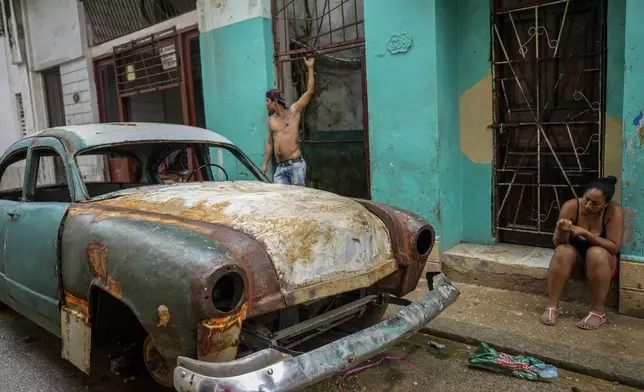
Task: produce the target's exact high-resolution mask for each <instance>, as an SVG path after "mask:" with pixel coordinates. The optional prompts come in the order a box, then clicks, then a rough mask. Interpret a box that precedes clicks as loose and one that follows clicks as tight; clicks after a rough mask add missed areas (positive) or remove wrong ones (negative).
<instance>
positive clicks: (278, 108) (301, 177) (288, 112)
mask: <svg viewBox="0 0 644 392" xmlns="http://www.w3.org/2000/svg"><path fill="white" fill-rule="evenodd" d="M304 63H305V64H306V66H307V67H308V73H309V81H308V84H307V88H306V92H305V93H304V94H303V95H302V96H301V97H300V99H299V100H298V101H297V102H295V103H294V104H292V105H291V107H289V108H287V107H286V100H285V99H284V93H282V92H281V91H279V90H277V89H272V90H268V91H267V92H266V108H267V109H268V111H269V112H270V113H273V114H272V115H271V116H270V117H269V118H268V139H267V140H266V146H265V153H264V165H263V166H262V172H263V173H264V174H266V166H267V165H268V161H269V160H270V159H271V154H275V159H276V160H277V162H278V163H277V169H276V170H275V175H274V176H273V180H274V181H275V183H277V184H289V185H304V184H305V181H306V161H305V160H304V158H303V157H302V152H301V151H300V147H299V145H298V143H297V137H298V128H299V125H300V116H301V113H302V110H304V108H305V107H306V105H308V103H309V101H310V100H311V97H312V96H313V92H314V90H315V76H314V75H313V64H314V63H315V60H314V59H313V58H307V59H305V60H304Z"/></svg>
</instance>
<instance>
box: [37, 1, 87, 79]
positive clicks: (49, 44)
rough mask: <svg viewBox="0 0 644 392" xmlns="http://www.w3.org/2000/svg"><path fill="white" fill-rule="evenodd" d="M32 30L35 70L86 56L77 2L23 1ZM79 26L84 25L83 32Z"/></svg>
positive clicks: (83, 32)
mask: <svg viewBox="0 0 644 392" xmlns="http://www.w3.org/2000/svg"><path fill="white" fill-rule="evenodd" d="M24 1H25V3H26V6H27V15H28V25H29V28H30V29H31V34H30V36H31V39H30V43H31V50H32V64H31V65H32V67H33V69H34V70H36V71H41V70H45V69H47V68H51V67H54V66H56V65H59V64H62V63H65V62H67V61H71V60H75V59H77V58H79V57H81V56H83V54H84V48H83V37H82V35H84V34H85V27H84V24H81V20H84V19H81V14H80V11H79V4H78V0H24ZM80 26H83V28H82V29H81V27H80Z"/></svg>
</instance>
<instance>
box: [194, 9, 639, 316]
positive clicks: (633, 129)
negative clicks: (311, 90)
mask: <svg viewBox="0 0 644 392" xmlns="http://www.w3.org/2000/svg"><path fill="white" fill-rule="evenodd" d="M362 4H363V3H362V2H358V1H344V2H332V1H331V2H328V1H318V2H317V3H315V4H314V2H309V1H306V0H287V1H277V0H275V1H269V0H264V1H238V2H235V3H234V4H233V3H231V2H224V1H219V2H218V1H214V2H209V1H198V2H197V5H198V7H197V8H198V13H199V15H200V19H199V28H200V33H201V36H200V41H201V48H202V59H203V73H204V97H205V102H206V109H205V111H206V125H207V126H208V127H209V128H211V129H217V130H218V131H219V132H222V133H223V134H224V135H226V136H227V137H229V138H230V139H232V140H235V141H236V142H238V143H240V145H241V146H242V147H243V148H244V149H245V150H246V151H248V152H249V153H250V154H251V156H252V157H253V158H254V159H255V162H256V163H258V164H259V163H260V162H261V156H262V155H263V143H264V141H265V139H266V112H265V109H264V107H263V105H262V101H263V92H264V90H266V89H267V88H272V87H274V86H280V87H282V88H284V90H285V91H286V93H287V97H290V98H289V100H290V101H291V102H292V100H293V98H294V97H296V95H297V92H301V87H300V86H301V83H300V82H299V80H298V77H299V76H298V74H297V72H294V71H293V70H292V68H293V67H297V64H298V61H300V59H301V57H302V56H303V55H304V54H306V53H308V52H312V53H316V56H317V57H318V59H319V60H318V64H320V63H322V62H323V61H324V60H325V59H326V62H325V63H324V65H323V66H317V67H318V68H316V73H318V74H323V73H325V72H327V69H328V68H330V67H331V66H330V65H328V63H329V62H330V61H331V60H330V59H332V58H333V59H335V61H336V62H337V61H338V59H340V60H342V61H343V62H344V63H346V62H347V61H350V60H357V59H358V58H359V56H360V54H359V52H362V56H363V57H362V58H361V64H360V67H361V69H362V72H361V73H358V74H357V75H362V79H363V80H362V82H361V83H355V84H356V85H360V91H359V92H358V94H355V91H356V90H357V89H355V88H354V89H350V88H349V89H348V92H349V93H351V94H347V90H346V89H345V90H342V89H341V88H340V87H342V86H340V87H338V85H337V83H336V84H334V83H330V82H329V81H328V80H321V81H320V82H318V84H317V85H316V98H315V100H320V101H322V100H332V101H334V102H340V105H339V106H340V107H339V108H332V109H335V110H336V112H337V111H343V110H345V111H349V112H350V111H352V107H351V105H350V104H347V103H345V102H344V101H343V100H342V99H340V97H343V96H347V95H350V96H356V95H357V97H356V99H354V102H355V101H360V102H361V109H362V110H363V112H362V113H363V114H362V117H363V118H364V121H363V126H362V127H361V129H360V130H361V131H363V132H364V137H363V138H361V141H362V143H363V146H364V149H365V152H364V153H363V154H362V156H364V157H365V158H366V162H365V163H364V165H363V164H362V163H357V164H356V162H359V160H355V159H354V160H352V161H351V162H352V163H353V165H351V166H344V168H345V169H346V170H355V169H356V167H365V168H366V173H365V175H364V176H360V175H356V176H354V177H352V178H354V179H364V181H365V183H366V184H367V188H368V191H367V192H363V193H362V194H358V192H354V193H353V194H355V195H357V196H365V195H366V196H368V197H371V198H373V199H375V200H378V201H383V202H386V203H390V204H392V205H395V206H398V207H400V208H405V209H408V210H411V211H413V212H416V213H418V214H420V215H421V216H423V217H424V218H426V219H428V220H429V221H430V222H431V223H432V225H434V227H435V228H436V229H437V230H436V232H437V235H438V237H439V238H438V241H439V247H438V251H439V252H440V253H443V252H446V251H448V250H449V249H450V248H452V247H454V246H456V245H457V244H459V243H462V242H466V243H475V244H490V245H493V244H497V243H504V242H507V243H514V244H522V245H526V246H534V247H544V246H545V247H552V240H551V238H552V232H553V230H554V226H555V224H556V220H557V216H558V213H559V210H558V208H559V206H560V205H561V204H562V203H563V202H564V201H566V200H568V199H570V198H572V197H574V196H575V195H577V196H580V195H581V194H582V193H583V190H584V186H585V185H586V184H587V183H588V182H589V181H590V180H591V179H593V178H596V177H599V176H607V175H613V176H615V177H617V179H618V184H617V188H618V189H617V192H616V195H615V197H614V200H615V201H616V202H619V203H621V204H622V206H623V207H624V209H625V211H626V216H627V218H626V221H627V222H626V233H625V244H624V247H623V252H622V255H621V258H622V263H621V269H622V275H621V276H622V278H621V279H620V287H621V296H620V298H623V299H624V300H623V301H621V302H622V303H621V305H620V307H621V308H622V310H623V311H624V312H625V313H630V314H639V315H642V311H643V309H644V292H643V291H642V290H641V282H643V281H644V264H641V262H642V261H644V259H643V257H644V249H643V248H642V246H641V245H639V246H638V244H641V242H642V240H643V239H644V232H643V231H642V230H643V229H644V218H642V217H641V211H642V203H644V198H643V197H642V196H643V190H644V189H643V188H644V185H643V184H642V181H641V180H642V178H641V177H642V174H641V173H643V171H642V170H637V167H639V166H638V165H639V163H640V162H639V161H640V159H641V158H640V157H641V156H642V154H641V148H642V144H644V138H642V137H641V134H642V131H641V129H642V128H641V127H642V125H641V124H642V123H643V122H642V115H641V113H642V105H643V104H642V99H641V98H642V97H641V95H642V94H643V93H641V91H642V89H641V88H640V86H641V85H640V84H639V83H640V80H639V79H640V76H639V73H637V72H636V70H637V69H638V67H640V66H639V65H638V63H637V59H638V58H639V57H638V56H639V55H640V51H641V50H640V49H641V48H640V47H641V46H642V45H640V44H639V43H638V37H642V36H643V35H642V33H643V32H642V31H641V29H642V27H640V23H638V22H637V21H636V20H635V19H636V17H635V15H637V13H638V11H640V10H641V9H642V7H644V5H642V4H640V2H638V1H637V0H599V1H576V0H571V1H566V0H563V1H537V0H534V1H532V0H526V1H516V0H493V1H477V0H459V1H451V0H409V1H406V2H404V4H403V3H401V2H390V1H385V0H371V1H368V2H364V7H362ZM316 6H317V8H316ZM338 7H343V8H340V9H339V10H338ZM347 8H348V9H347ZM302 9H304V10H305V11H304V14H302V11H301V10H302ZM356 11H357V12H356ZM333 12H335V14H334V13H333ZM351 13H354V14H357V16H355V17H354V18H353V19H352V18H347V15H350V14H351ZM302 15H304V16H302ZM298 21H299V22H298ZM301 21H305V22H301ZM309 22H310V23H309ZM298 23H300V24H299V25H298ZM302 24H303V26H302ZM356 25H357V26H358V28H356ZM348 31H353V33H351V34H348V33H347V32H348ZM342 34H345V35H342ZM329 37H331V38H330V39H329ZM325 39H326V40H325ZM323 67H324V68H323ZM336 73H337V71H336ZM357 77H360V76H357ZM285 79H286V80H285ZM336 79H337V78H336ZM318 80H320V76H319V75H318ZM348 85H350V84H347V83H345V84H344V87H348ZM298 87H300V90H297V88H298ZM331 89H335V90H336V91H340V92H341V93H336V94H332V91H331ZM319 90H322V93H320V92H319ZM360 94H362V95H363V96H360ZM253 97H254V98H253ZM251 101H252V103H250V102H251ZM323 105H327V106H330V105H331V104H329V103H325V104H323ZM307 111H309V109H307ZM312 111H313V112H314V114H313V115H311V116H312V117H315V116H316V115H317V123H316V122H315V121H316V118H312V119H309V114H306V115H305V122H307V121H308V124H305V125H303V131H302V134H303V137H302V140H303V144H304V150H305V153H306V151H307V150H308V151H309V154H310V156H312V159H313V160H316V161H317V162H319V161H318V159H320V158H321V160H322V161H323V162H328V161H329V160H331V161H333V159H334V157H333V156H332V154H330V153H324V152H322V153H319V154H318V153H316V152H315V151H314V148H312V146H316V142H319V140H316V138H315V137H311V134H315V133H316V132H312V131H311V128H316V127H317V128H318V130H329V127H324V125H323V121H324V118H325V117H324V116H327V119H328V121H330V122H333V121H338V120H337V118H338V115H336V112H334V111H333V110H326V111H323V110H320V109H319V107H317V106H315V107H314V108H313V109H312ZM340 118H342V117H340ZM317 133H318V134H324V132H317ZM327 133H329V132H327ZM334 136H335V135H334ZM334 136H328V135H325V136H324V140H325V142H326V143H327V144H328V145H332V146H333V148H334V149H335V150H342V151H348V150H349V149H348V148H347V144H341V143H335V144H332V141H336V142H337V141H339V140H341V138H340V135H338V136H337V137H334ZM354 136H355V135H354ZM307 143H310V145H308V144H307ZM316 148H317V147H316ZM360 154H361V152H360V151H359V148H357V152H356V151H354V154H353V155H354V157H356V156H358V155H360ZM327 158H328V159H327ZM317 162H316V163H317ZM336 163H339V164H340V165H341V163H342V161H338V162H336ZM318 166H319V164H318ZM310 174H311V173H310ZM325 175H326V176H327V179H330V180H331V181H333V180H336V181H337V182H343V181H342V177H340V176H337V175H336V174H335V173H334V171H333V170H325V171H324V173H322V176H323V177H324V176H325ZM316 185H323V186H321V187H322V188H325V187H326V188H327V189H329V188H330V189H333V188H334V187H333V186H329V185H326V184H316ZM335 188H336V189H337V188H338V186H336V187H335ZM343 190H345V191H346V189H343ZM345 193H350V192H345Z"/></svg>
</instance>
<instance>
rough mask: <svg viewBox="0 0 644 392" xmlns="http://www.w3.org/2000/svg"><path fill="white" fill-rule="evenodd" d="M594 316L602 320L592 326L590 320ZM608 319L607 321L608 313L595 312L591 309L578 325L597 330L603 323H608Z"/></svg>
mask: <svg viewBox="0 0 644 392" xmlns="http://www.w3.org/2000/svg"><path fill="white" fill-rule="evenodd" d="M592 316H595V317H599V320H600V323H599V324H597V325H596V326H594V327H591V326H589V325H588V320H589V319H590V318H591V317H592ZM606 321H607V319H606V313H602V314H599V313H595V312H592V311H591V312H588V314H587V315H586V317H584V318H583V320H581V321H580V322H579V323H577V327H579V328H581V329H585V330H595V329H598V328H599V327H601V326H602V325H604V324H606Z"/></svg>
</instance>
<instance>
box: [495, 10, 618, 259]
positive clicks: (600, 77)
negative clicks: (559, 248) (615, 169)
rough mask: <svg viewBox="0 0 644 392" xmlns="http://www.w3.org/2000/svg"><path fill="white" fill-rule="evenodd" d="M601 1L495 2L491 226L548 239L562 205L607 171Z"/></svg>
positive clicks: (518, 236)
mask: <svg viewBox="0 0 644 392" xmlns="http://www.w3.org/2000/svg"><path fill="white" fill-rule="evenodd" d="M605 7H606V4H605V0H592V1H591V0H564V1H550V2H544V1H541V2H537V1H534V0H523V1H522V0H495V11H494V15H493V20H492V42H493V44H492V45H493V50H492V54H493V78H494V124H493V125H494V130H495V132H494V136H495V152H496V154H495V175H494V177H495V188H494V199H495V200H494V201H495V203H494V207H495V229H496V230H495V232H496V235H497V238H498V239H499V240H500V241H504V242H513V243H520V244H526V245H536V246H548V247H551V246H552V234H553V232H554V228H555V225H556V221H557V217H558V215H559V208H560V206H561V205H562V204H563V203H564V202H565V201H566V200H568V199H570V198H573V197H577V196H581V193H582V192H583V188H584V186H585V185H586V184H587V183H588V182H589V181H590V180H592V179H593V178H596V177H598V176H599V175H601V171H602V160H603V156H602V155H603V151H602V146H603V135H604V96H605V72H604V69H605V64H604V55H605V35H606V23H605V14H606V12H605Z"/></svg>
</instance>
